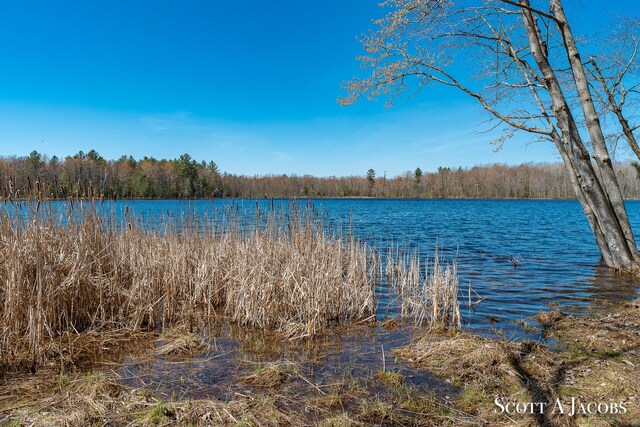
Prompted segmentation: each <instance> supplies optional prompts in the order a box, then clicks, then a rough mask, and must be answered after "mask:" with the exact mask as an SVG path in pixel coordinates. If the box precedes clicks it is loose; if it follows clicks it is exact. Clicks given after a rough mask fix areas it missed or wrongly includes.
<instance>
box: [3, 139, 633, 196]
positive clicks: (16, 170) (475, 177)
mask: <svg viewBox="0 0 640 427" xmlns="http://www.w3.org/2000/svg"><path fill="white" fill-rule="evenodd" d="M616 170H617V175H618V180H619V183H620V187H621V190H622V193H623V195H624V197H625V198H626V199H640V180H639V178H638V177H639V176H640V165H638V164H628V163H620V164H617V165H616ZM0 178H2V182H4V184H3V186H4V188H1V189H0V191H1V192H2V194H1V195H2V197H4V198H5V199H6V198H9V197H12V198H22V197H25V196H28V195H30V194H33V193H34V192H37V193H40V194H42V195H44V196H46V197H49V198H58V199H64V198H68V197H80V198H83V197H96V198H99V197H104V198H109V199H114V198H116V199H209V198H230V197H237V198H308V197H310V198H369V197H372V198H434V199H438V198H440V199H442V198H445V199H465V198H469V199H575V193H574V191H573V189H572V187H571V183H570V182H569V179H568V177H567V176H566V172H565V170H564V166H563V165H561V164H559V163H543V164H534V163H528V164H522V165H519V166H507V165H502V164H493V165H486V166H474V167H472V168H464V169H463V168H457V169H455V168H454V169H451V168H446V167H445V168H442V167H440V168H438V170H437V171H434V172H422V170H421V169H420V168H419V167H418V168H416V169H415V170H413V171H410V170H408V171H407V172H405V173H403V174H402V175H400V176H395V177H387V176H385V175H384V174H383V176H380V174H378V175H376V171H374V170H373V169H369V170H368V171H363V175H361V176H346V177H334V176H332V177H315V176H311V175H303V176H298V175H264V176H257V175H256V176H247V175H235V174H229V173H226V172H221V171H220V170H219V168H218V165H217V164H216V163H215V162H213V161H208V162H207V161H196V160H195V159H193V158H192V157H191V156H190V155H188V154H183V155H181V156H179V157H178V158H176V159H170V160H166V159H162V160H158V159H155V158H152V157H144V158H142V159H135V158H133V157H132V156H122V157H120V158H119V159H117V160H107V159H105V158H103V157H102V156H101V155H100V154H99V153H98V152H96V151H95V150H91V151H89V152H87V153H84V152H83V151H80V152H78V153H77V154H75V155H73V156H67V157H66V158H64V159H61V158H59V157H57V156H52V157H49V156H47V155H44V154H41V153H38V152H37V151H33V152H31V154H30V155H29V156H26V157H0Z"/></svg>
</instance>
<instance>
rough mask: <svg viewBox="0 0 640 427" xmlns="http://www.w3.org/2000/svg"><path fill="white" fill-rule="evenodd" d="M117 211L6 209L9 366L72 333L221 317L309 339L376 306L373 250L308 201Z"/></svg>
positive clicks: (4, 323) (3, 312)
mask: <svg viewBox="0 0 640 427" xmlns="http://www.w3.org/2000/svg"><path fill="white" fill-rule="evenodd" d="M115 209H116V208H115V206H113V205H111V208H110V207H109V204H108V203H107V204H101V203H100V202H97V201H94V202H82V203H80V202H77V201H76V202H73V201H70V202H66V203H56V202H47V201H43V200H35V201H26V202H13V201H5V203H4V205H3V206H2V207H1V208H0V253H1V254H2V257H0V284H1V286H0V331H1V332H0V333H1V336H0V339H1V342H0V358H1V360H2V362H3V364H4V365H5V367H6V366H7V365H11V363H12V360H15V359H16V358H18V356H19V355H20V357H21V358H22V360H24V359H26V360H29V363H30V364H31V368H32V369H35V367H36V366H37V365H38V364H40V363H41V362H42V361H43V360H44V359H46V358H47V354H46V353H45V351H44V350H45V347H46V343H49V342H52V341H54V340H55V338H56V337H58V336H60V335H63V334H66V333H71V334H78V333H82V332H89V331H92V332H95V333H102V332H108V331H113V330H122V331H134V332H135V331H159V330H160V331H161V330H164V329H167V328H172V327H176V326H181V327H185V328H186V329H187V330H192V329H193V325H194V324H201V323H202V321H203V320H205V319H207V318H211V317H224V318H227V319H230V320H231V321H232V322H233V323H236V324H239V325H241V326H244V327H247V328H260V329H265V330H273V331H279V332H280V333H284V334H287V335H289V336H290V337H291V338H304V337H312V336H314V335H317V334H318V333H320V332H321V331H322V330H323V328H325V327H327V326H329V325H331V324H333V323H339V322H348V321H362V320H364V319H367V318H371V316H372V315H373V313H374V311H375V294H374V285H375V282H376V280H377V277H378V276H379V273H378V272H379V267H378V257H377V255H376V253H375V252H374V251H373V250H372V249H371V248H369V247H368V246H366V245H365V244H363V243H361V242H359V241H357V240H356V239H355V238H354V237H352V236H349V237H342V236H341V235H339V234H338V233H331V232H330V231H327V229H328V227H326V226H325V224H324V222H323V221H324V219H323V216H322V215H320V214H318V213H317V212H316V211H314V210H313V209H312V208H310V207H309V208H301V207H298V206H291V207H290V208H286V207H285V208H282V209H280V210H279V209H278V208H275V207H274V208H272V209H270V210H269V211H268V212H264V213H260V211H259V210H258V212H256V213H253V214H252V215H250V216H248V217H245V216H242V215H240V214H238V213H237V210H235V209H233V208H229V209H228V210H227V211H226V212H223V213H221V214H220V215H218V216H216V215H213V216H212V217H210V218H209V217H206V216H196V215H195V214H194V215H192V216H189V215H185V216H184V217H181V218H168V217H167V218H158V219H157V220H156V221H155V222H152V223H149V221H148V219H146V221H147V222H144V221H143V218H140V217H137V216H136V215H134V214H133V213H132V212H130V211H129V210H128V209H125V212H124V215H121V216H118V214H117V212H115ZM188 347H191V344H189V346H188ZM25 352H26V353H28V355H27V356H26V357H25Z"/></svg>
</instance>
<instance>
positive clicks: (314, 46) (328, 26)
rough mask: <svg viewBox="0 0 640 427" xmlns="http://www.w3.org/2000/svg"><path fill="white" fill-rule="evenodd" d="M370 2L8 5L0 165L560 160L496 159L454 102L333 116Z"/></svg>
mask: <svg viewBox="0 0 640 427" xmlns="http://www.w3.org/2000/svg"><path fill="white" fill-rule="evenodd" d="M377 3H379V0H372V1H369V0H367V1H365V0H325V1H321V2H320V1H302V0H297V1H294V0H289V1H285V0H272V1H266V0H261V1H257V0H255V1H254V0H247V1H219V0H208V1H205V0H197V1H196V0H192V1H178V0H135V1H132V0H128V1H124V0H113V1H109V2H97V1H80V0H76V1H64V0H62V1H57V2H51V1H31V0H22V1H15V0H11V1H7V2H4V4H3V11H2V13H0V156H8V155H19V156H22V155H27V154H28V153H29V152H30V151H31V150H34V149H35V150H38V151H40V152H42V153H46V154H48V155H53V154H56V155H58V156H66V155H70V154H74V153H76V152H77V151H79V150H84V151H85V152H86V151H88V150H90V149H92V148H93V149H96V150H97V151H98V152H99V153H100V154H102V155H103V156H104V157H107V158H118V157H120V156H121V155H123V154H127V155H129V154H131V155H133V156H134V157H143V156H153V157H156V158H175V157H177V156H178V155H180V154H182V153H185V152H188V153H189V154H191V155H192V156H193V157H194V158H196V159H197V160H207V161H208V160H214V161H215V162H217V163H218V165H219V166H220V169H221V170H223V171H227V172H230V173H241V174H249V175H253V174H267V173H273V174H282V173H287V174H292V173H295V174H299V175H302V174H305V173H309V174H314V175H320V176H328V175H352V174H356V175H363V174H364V173H365V172H366V170H367V169H369V168H374V169H375V170H376V172H377V174H378V175H382V173H383V172H384V171H386V172H387V174H388V175H389V176H394V175H398V174H400V173H402V172H403V171H406V170H413V169H415V168H416V167H417V166H420V167H421V168H422V169H423V170H434V169H436V168H437V167H438V166H450V167H457V166H473V165H476V164H487V163H495V162H500V163H509V164H518V163H522V162H529V161H535V162H544V161H547V162H551V161H558V156H557V155H556V154H555V152H554V151H553V148H552V147H551V146H548V145H546V144H543V143H537V144H532V145H528V144H527V141H528V140H527V139H526V138H525V139H515V140H512V141H510V142H508V143H507V145H506V146H505V148H504V149H503V150H502V151H500V152H498V153H494V152H493V150H492V146H491V144H490V143H489V142H490V141H491V140H492V135H487V134H484V133H480V131H482V130H484V129H486V127H487V126H486V124H483V121H484V119H485V118H486V117H485V116H483V114H482V112H481V110H480V109H479V108H478V107H477V106H476V105H475V104H474V103H473V101H471V100H469V99H466V98H465V97H463V96H460V95H459V94H457V93H456V92H451V91H447V90H434V91H429V92H424V93H422V94H420V95H419V96H416V97H413V98H411V99H408V100H407V101H406V102H405V101H401V102H399V103H398V105H397V106H396V107H394V108H393V109H391V110H385V109H384V108H383V105H382V103H372V102H368V101H365V100H362V101H360V102H358V103H357V104H356V105H354V106H350V107H341V106H338V105H337V103H336V98H337V97H338V96H339V95H341V94H342V93H343V92H342V90H341V84H342V82H343V81H344V80H348V79H349V78H350V77H351V76H353V75H363V74H362V72H361V70H360V68H359V64H358V63H357V62H356V61H355V56H356V55H358V54H360V53H361V47H360V44H359V43H358V42H357V41H356V38H355V36H356V35H358V34H361V33H363V32H366V31H367V30H368V29H369V28H373V27H372V24H371V20H372V19H374V18H379V17H381V16H382V14H383V12H384V11H383V10H382V9H381V8H379V7H378V6H377ZM571 7H572V8H573V11H572V12H573V13H575V14H576V16H577V17H578V18H579V19H580V22H581V25H592V24H594V22H595V21H596V20H600V22H602V23H604V24H606V19H608V18H606V19H605V20H601V19H602V17H603V16H610V15H609V14H610V13H620V14H625V15H628V16H635V17H638V16H640V2H637V1H635V0H627V1H618V0H617V1H615V2H602V1H599V0H582V1H580V0H573V1H571Z"/></svg>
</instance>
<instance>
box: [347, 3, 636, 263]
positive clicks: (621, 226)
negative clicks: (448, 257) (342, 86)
mask: <svg viewBox="0 0 640 427" xmlns="http://www.w3.org/2000/svg"><path fill="white" fill-rule="evenodd" d="M383 5H384V6H386V7H388V8H389V9H390V11H389V12H388V14H387V15H386V17H385V18H383V19H380V20H378V21H375V23H376V25H377V28H376V30H375V31H371V32H370V33H369V34H368V35H365V36H363V37H362V43H363V46H364V50H365V54H364V55H363V56H361V57H360V58H359V60H360V61H361V63H362V65H363V67H364V68H366V69H368V70H369V71H370V74H369V76H368V77H366V78H362V79H359V78H354V79H353V80H351V81H350V82H348V83H347V84H346V89H347V92H348V93H347V95H346V96H345V97H344V98H341V99H340V100H339V101H340V102H341V103H342V104H350V103H352V102H355V101H356V100H357V99H359V98H360V97H363V96H366V97H369V98H377V97H379V96H382V97H385V98H386V99H387V101H388V102H389V103H392V102H393V101H394V100H395V99H396V98H397V97H398V96H399V95H400V94H402V93H404V92H405V91H406V90H407V89H410V88H412V87H413V88H415V90H416V91H420V90H421V89H422V88H424V87H426V86H429V85H434V84H439V85H445V86H449V87H451V88H454V89H456V90H459V91H462V92H463V93H465V94H466V95H468V96H470V97H472V98H474V99H475V100H477V102H479V103H480V105H481V106H482V107H483V108H484V109H485V110H486V111H488V113H490V115H491V116H492V117H493V119H494V120H495V121H496V125H495V126H496V127H497V126H500V125H507V126H506V128H507V130H506V132H505V134H504V136H503V137H502V138H501V139H499V140H498V141H497V142H498V143H499V144H501V143H503V142H504V141H505V140H506V139H507V138H509V137H511V136H512V135H513V133H514V132H516V131H522V132H527V133H530V134H532V135H535V137H536V138H537V139H543V140H548V141H551V142H553V143H554V144H555V147H556V148H557V150H558V152H559V153H560V155H561V157H562V159H563V162H564V164H565V167H566V169H567V172H568V175H569V177H570V180H571V183H572V186H573V188H574V191H575V193H576V196H577V198H578V200H579V201H580V203H581V205H582V208H583V210H584V213H585V215H586V217H587V219H588V221H589V224H590V226H591V229H592V231H593V234H594V236H595V239H596V242H597V244H598V247H599V249H600V252H601V254H602V257H603V259H604V261H605V263H606V264H607V265H608V266H610V267H614V268H617V269H620V270H628V271H639V270H640V268H639V265H640V264H639V262H640V255H639V254H638V250H637V247H636V244H635V241H634V238H633V234H632V232H631V227H630V225H629V220H628V218H627V213H626V210H625V207H624V202H623V198H622V194H621V191H620V187H619V185H618V180H617V177H616V174H615V172H614V169H613V164H612V160H611V157H610V154H609V148H608V146H607V143H606V142H607V138H606V137H605V132H604V130H603V126H602V124H601V122H600V117H599V115H598V113H597V110H596V102H595V101H594V99H593V96H592V93H591V86H590V84H591V83H592V80H590V78H589V74H588V73H587V71H586V67H585V65H584V63H583V60H582V58H581V55H580V50H579V47H578V42H577V41H576V37H575V36H574V34H573V31H572V28H571V25H570V22H569V20H568V19H567V17H566V14H565V11H564V8H563V4H562V1H561V0H546V1H543V0H540V1H535V2H534V1H530V0H468V1H459V0H388V1H386V2H385V3H384V4H383ZM585 135H586V136H588V141H585V137H584V136H585Z"/></svg>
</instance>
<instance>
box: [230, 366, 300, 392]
mask: <svg viewBox="0 0 640 427" xmlns="http://www.w3.org/2000/svg"><path fill="white" fill-rule="evenodd" d="M294 372H295V365H293V364H290V363H269V364H267V365H265V366H257V367H256V369H254V372H253V373H251V374H249V375H247V376H245V377H243V378H242V379H241V380H242V382H244V383H245V384H247V385H250V386H254V387H264V388H271V389H274V388H277V387H278V386H280V385H281V384H283V383H284V382H285V381H287V379H288V378H290V377H291V376H292V374H293V373H294Z"/></svg>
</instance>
